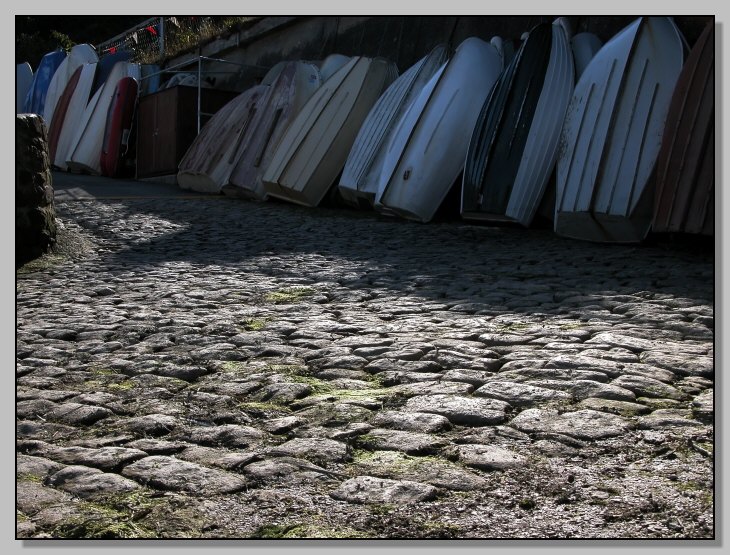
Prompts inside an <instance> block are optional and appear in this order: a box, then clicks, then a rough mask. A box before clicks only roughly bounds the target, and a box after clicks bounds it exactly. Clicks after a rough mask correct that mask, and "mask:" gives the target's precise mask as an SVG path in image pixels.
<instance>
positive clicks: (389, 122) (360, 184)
mask: <svg viewBox="0 0 730 555" xmlns="http://www.w3.org/2000/svg"><path fill="white" fill-rule="evenodd" d="M447 59H448V55H447V51H446V47H445V46H442V45H439V46H437V47H436V48H435V49H434V50H432V51H431V53H430V54H428V55H427V56H424V57H423V58H421V59H420V60H419V61H418V62H417V63H416V64H414V65H413V66H412V67H411V68H409V69H408V70H407V71H406V72H405V73H403V75H401V76H400V77H398V79H396V80H395V81H394V82H393V83H392V84H391V85H390V87H388V89H387V90H386V91H385V92H384V93H383V95H382V96H381V97H380V98H379V99H378V101H377V102H376V103H375V106H373V109H372V110H371V111H370V113H369V114H368V117H367V118H366V119H365V122H364V123H363V125H362V127H361V128H360V131H359V132H358V134H357V138H356V139H355V143H354V144H353V146H352V150H351V151H350V154H349V156H348V157H347V162H346V164H345V169H344V170H343V171H342V177H341V178H340V183H339V185H338V187H339V191H340V195H341V196H342V198H343V199H344V200H345V201H346V202H349V203H350V204H353V205H360V206H363V205H364V206H370V207H372V205H373V203H374V202H375V195H376V194H377V192H378V184H379V182H380V172H381V170H382V168H383V163H384V161H385V151H386V147H387V146H388V143H389V141H390V138H391V137H392V135H393V132H394V130H395V127H396V123H397V122H398V121H399V120H400V118H401V117H403V114H405V113H406V112H407V111H408V108H410V106H411V105H412V104H413V102H415V100H416V98H417V97H418V95H419V94H420V92H421V90H423V87H424V86H425V85H426V83H428V81H430V79H431V77H433V75H434V73H436V71H438V69H439V68H440V67H442V66H443V65H444V64H445V63H446V60H447Z"/></svg>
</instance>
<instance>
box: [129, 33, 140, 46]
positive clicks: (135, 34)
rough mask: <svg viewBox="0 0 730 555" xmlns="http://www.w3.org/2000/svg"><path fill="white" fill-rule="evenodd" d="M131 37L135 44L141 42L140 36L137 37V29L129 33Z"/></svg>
mask: <svg viewBox="0 0 730 555" xmlns="http://www.w3.org/2000/svg"><path fill="white" fill-rule="evenodd" d="M129 36H130V37H131V39H132V40H133V41H134V44H139V37H137V31H135V32H134V33H132V34H131V35H129Z"/></svg>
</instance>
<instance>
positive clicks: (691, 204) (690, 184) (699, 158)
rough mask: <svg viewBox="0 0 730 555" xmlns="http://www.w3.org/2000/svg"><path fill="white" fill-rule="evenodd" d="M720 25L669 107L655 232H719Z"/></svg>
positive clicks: (705, 37) (690, 63)
mask: <svg viewBox="0 0 730 555" xmlns="http://www.w3.org/2000/svg"><path fill="white" fill-rule="evenodd" d="M714 92H715V28H714V22H710V23H708V25H707V27H705V29H704V31H703V32H702V34H701V35H700V37H699V39H698V40H697V43H696V44H695V46H694V48H693V49H692V51H691V52H690V54H689V57H688V58H687V61H686V62H685V64H684V67H683V68H682V73H681V74H680V76H679V79H678V80H677V87H676V88H675V90H674V96H673V97H672V102H671V104H670V106H669V114H668V116H667V123H666V128H665V131H664V138H663V140H662V147H661V150H660V151H659V156H658V158H657V190H656V198H655V205H654V222H653V224H652V230H653V231H656V232H685V233H697V234H703V235H714V224H715V199H714V197H715V97H714Z"/></svg>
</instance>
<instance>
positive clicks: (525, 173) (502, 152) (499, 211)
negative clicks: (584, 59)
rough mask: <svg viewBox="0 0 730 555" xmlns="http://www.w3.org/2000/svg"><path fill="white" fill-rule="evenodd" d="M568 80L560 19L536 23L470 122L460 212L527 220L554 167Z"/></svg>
mask: <svg viewBox="0 0 730 555" xmlns="http://www.w3.org/2000/svg"><path fill="white" fill-rule="evenodd" d="M573 85H574V72H573V57H572V53H571V51H570V47H569V43H568V37H567V35H566V32H565V30H564V28H563V26H561V25H557V24H553V25H551V24H549V23H544V24H541V25H538V26H537V27H535V28H534V29H532V31H530V34H529V36H528V38H527V40H526V41H525V42H524V43H523V44H522V46H521V47H520V49H519V51H518V52H517V54H516V56H515V58H514V59H513V60H512V63H511V64H510V66H509V67H508V68H507V69H506V70H505V71H504V73H502V75H501V76H500V79H499V81H498V82H497V84H496V85H495V86H494V89H493V90H492V93H491V94H490V96H489V98H488V99H487V101H486V102H485V103H484V106H483V108H482V111H481V113H480V115H479V119H478V121H477V124H476V126H475V128H474V132H473V134H472V137H471V142H470V146H469V151H468V153H467V156H466V166H465V168H464V179H463V187H462V197H461V201H462V202H461V210H462V216H463V217H464V218H466V219H479V220H492V221H494V220H496V221H500V220H507V221H515V222H518V223H520V224H521V225H523V226H528V225H530V223H531V222H532V219H533V217H534V216H535V213H536V211H537V209H538V206H539V205H540V201H541V200H542V197H543V194H544V192H545V187H546V185H547V182H548V179H549V177H550V174H551V173H552V171H553V167H554V166H555V159H556V157H557V150H558V141H559V138H560V130H561V128H562V124H563V119H564V117H565V110H566V108H567V107H568V102H569V101H570V97H571V94H572V92H573Z"/></svg>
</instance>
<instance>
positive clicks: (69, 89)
mask: <svg viewBox="0 0 730 555" xmlns="http://www.w3.org/2000/svg"><path fill="white" fill-rule="evenodd" d="M79 77H81V67H79V68H78V69H77V70H76V71H74V73H73V75H72V76H71V79H69V81H68V83H67V84H66V88H65V89H63V94H62V95H61V96H60V97H59V99H58V102H57V103H56V109H55V110H54V111H53V117H52V118H51V121H50V123H49V126H48V154H49V158H50V160H51V164H52V163H53V161H54V160H55V159H56V150H57V148H58V139H59V138H60V137H61V129H63V121H64V120H65V119H66V112H67V110H68V105H69V102H71V97H72V96H73V94H74V91H75V90H76V85H77V84H78V82H79Z"/></svg>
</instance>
